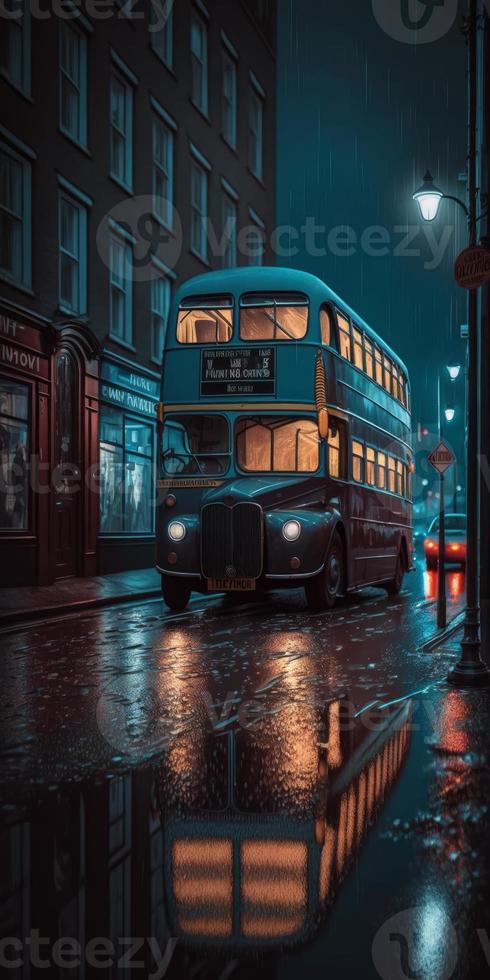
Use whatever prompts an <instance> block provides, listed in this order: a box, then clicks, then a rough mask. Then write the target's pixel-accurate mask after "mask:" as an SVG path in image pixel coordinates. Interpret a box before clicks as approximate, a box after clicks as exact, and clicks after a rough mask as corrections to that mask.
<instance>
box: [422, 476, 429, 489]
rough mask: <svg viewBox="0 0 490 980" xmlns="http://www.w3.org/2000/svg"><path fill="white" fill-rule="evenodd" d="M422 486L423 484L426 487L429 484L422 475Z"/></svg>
mask: <svg viewBox="0 0 490 980" xmlns="http://www.w3.org/2000/svg"><path fill="white" fill-rule="evenodd" d="M422 486H423V487H428V486H429V481H428V480H427V479H425V477H424V479H423V480H422Z"/></svg>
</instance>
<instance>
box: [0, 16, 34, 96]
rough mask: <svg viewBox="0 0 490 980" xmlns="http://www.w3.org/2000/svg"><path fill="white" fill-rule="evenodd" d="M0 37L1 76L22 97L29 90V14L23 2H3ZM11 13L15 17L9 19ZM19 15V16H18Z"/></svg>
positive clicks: (27, 93) (28, 92)
mask: <svg viewBox="0 0 490 980" xmlns="http://www.w3.org/2000/svg"><path fill="white" fill-rule="evenodd" d="M3 6H4V11H5V16H4V17H3V18H2V32H1V36H0V65H1V69H2V74H3V75H5V77H6V78H8V80H9V82H11V83H12V85H15V87H16V88H19V89H20V90H21V92H24V95H29V94H30V90H31V14H30V10H29V5H28V4H26V2H25V0H20V2H19V0H4V5H3ZM9 13H12V14H14V15H15V16H13V17H11V18H10V17H9V16H8V14H9ZM19 14H20V16H19Z"/></svg>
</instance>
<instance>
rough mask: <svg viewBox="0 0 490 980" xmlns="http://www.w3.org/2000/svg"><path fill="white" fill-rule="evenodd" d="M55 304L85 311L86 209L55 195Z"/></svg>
mask: <svg viewBox="0 0 490 980" xmlns="http://www.w3.org/2000/svg"><path fill="white" fill-rule="evenodd" d="M58 221H59V233H58V234H59V304H60V307H61V308H62V309H65V310H68V311H69V312H70V313H82V314H83V313H86V312H87V212H86V210H85V208H84V207H82V206H81V205H80V204H78V202H77V201H74V200H73V198H71V197H69V195H68V194H60V196H59V214H58Z"/></svg>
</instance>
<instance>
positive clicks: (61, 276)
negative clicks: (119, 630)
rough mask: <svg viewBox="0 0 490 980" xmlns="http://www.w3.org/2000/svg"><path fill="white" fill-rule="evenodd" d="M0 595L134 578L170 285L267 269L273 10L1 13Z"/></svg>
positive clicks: (103, 7) (118, 5)
mask: <svg viewBox="0 0 490 980" xmlns="http://www.w3.org/2000/svg"><path fill="white" fill-rule="evenodd" d="M4 6H6V7H7V9H8V10H11V17H6V16H4V18H3V23H2V25H1V27H2V42H1V44H0V89H1V91H0V107H1V109H0V174H1V179H0V474H1V475H0V480H1V485H0V537H1V543H2V550H3V553H4V555H5V560H4V561H3V562H2V564H1V572H0V584H2V585H7V584H10V585H16V584H46V583H49V582H52V581H53V580H54V579H56V578H59V577H66V576H74V575H93V574H95V573H96V572H99V573H105V572H110V571H116V570H120V569H121V570H122V569H126V568H138V567H143V566H145V565H150V564H152V563H153V545H154V508H153V506H152V483H153V472H154V464H155V423H154V406H155V403H156V401H157V397H158V386H159V363H160V360H161V350H162V344H163V338H164V333H165V329H166V320H167V314H168V305H169V300H170V296H171V292H172V289H173V288H174V285H175V283H176V282H177V281H181V280H182V279H185V278H187V277H189V276H192V275H195V274H197V273H200V272H202V271H203V270H206V269H208V268H209V269H210V268H219V267H221V266H230V265H236V264H239V265H240V264H261V263H272V262H273V256H272V254H270V252H269V248H268V241H269V236H270V233H271V231H272V228H273V225H274V210H275V187H274V175H275V74H276V67H275V4H274V3H273V2H272V0H271V2H267V0H262V2H261V0H256V2H245V0H243V2H242V0H207V2H206V3H204V2H202V0H175V2H173V3H172V0H152V2H151V3H146V2H145V3H143V0H137V2H135V3H133V4H126V3H123V2H117V0H114V3H112V4H111V3H110V2H104V3H102V4H100V3H99V4H98V3H95V2H92V3H91V2H90V0H87V2H84V3H80V2H78V3H73V4H70V3H69V2H65V3H64V4H63V5H60V4H59V3H58V4H56V3H53V4H52V5H50V4H48V5H47V7H48V9H50V10H51V11H52V12H51V14H50V16H48V17H42V18H41V17H40V16H39V13H38V11H37V10H36V12H35V11H34V8H32V7H30V5H29V4H24V3H23V2H22V0H10V2H9V3H8V4H6V5H4Z"/></svg>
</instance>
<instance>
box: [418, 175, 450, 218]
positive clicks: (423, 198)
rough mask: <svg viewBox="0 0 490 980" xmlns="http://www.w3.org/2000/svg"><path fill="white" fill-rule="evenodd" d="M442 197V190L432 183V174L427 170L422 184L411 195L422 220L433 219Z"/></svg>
mask: <svg viewBox="0 0 490 980" xmlns="http://www.w3.org/2000/svg"><path fill="white" fill-rule="evenodd" d="M443 197H444V194H443V193H442V191H440V190H439V188H438V187H436V186H435V184H434V179H433V177H432V174H431V173H430V172H429V171H427V173H426V175H425V177H424V182H423V184H422V186H421V187H419V189H418V191H415V194H414V195H413V199H414V201H416V202H417V204H418V207H419V211H420V214H421V215H422V218H423V219H424V221H434V218H436V217H437V212H438V211H439V205H440V203H441V201H442V199H443Z"/></svg>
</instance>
